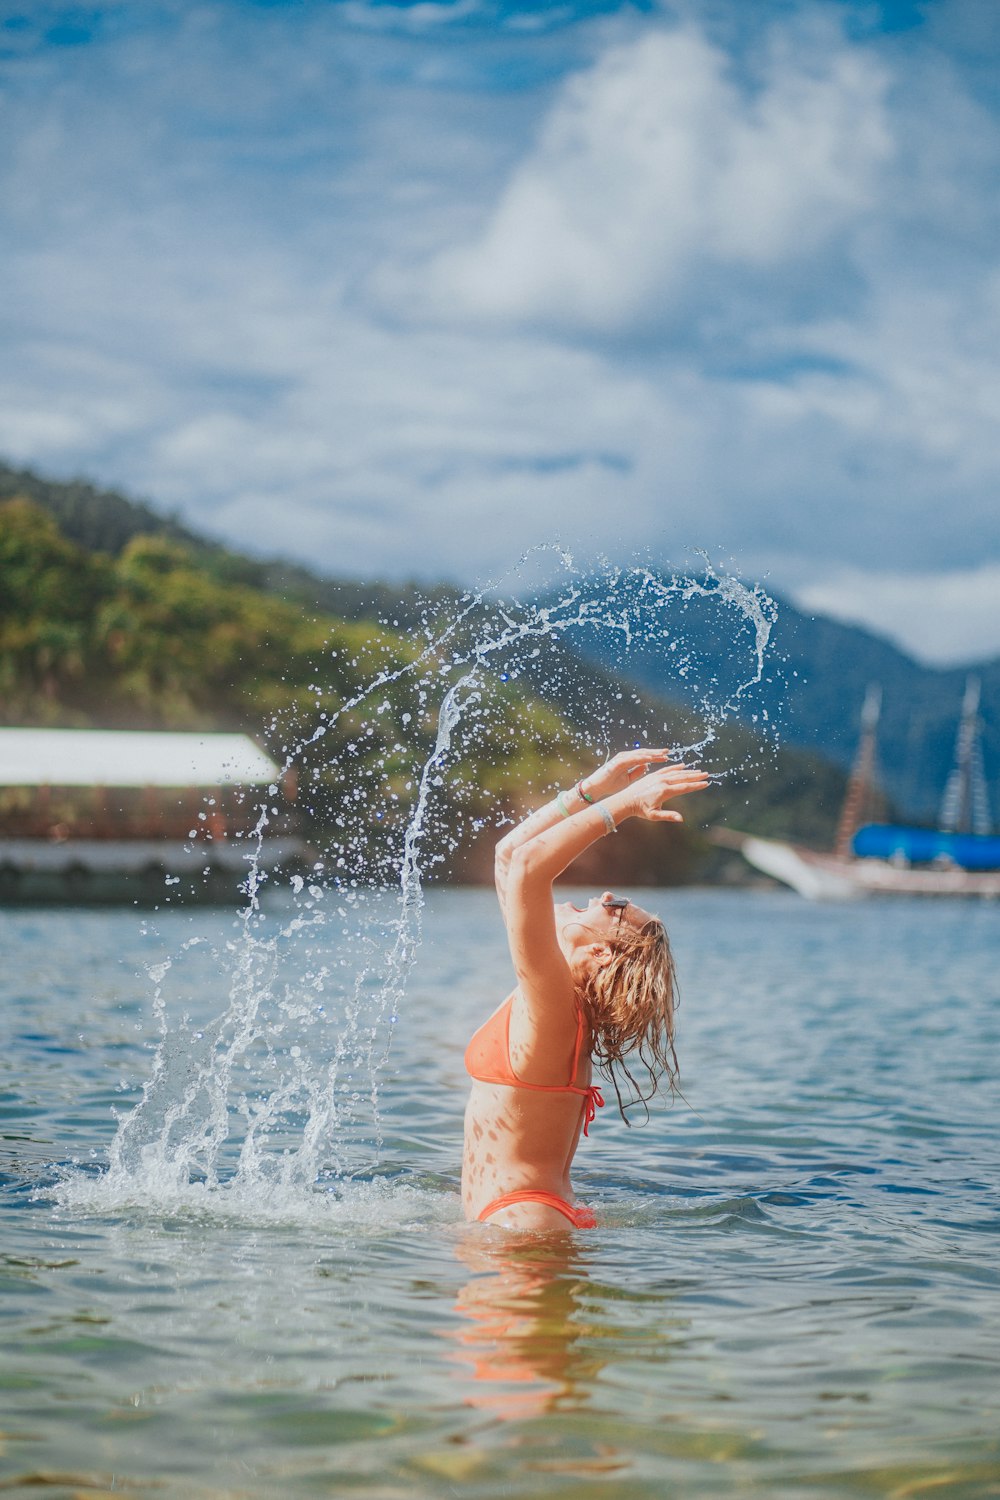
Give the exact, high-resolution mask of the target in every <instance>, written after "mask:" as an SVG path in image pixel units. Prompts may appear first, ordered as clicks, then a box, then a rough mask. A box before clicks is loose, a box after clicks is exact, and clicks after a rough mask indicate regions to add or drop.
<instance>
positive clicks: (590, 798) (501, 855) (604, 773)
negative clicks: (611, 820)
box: [493, 748, 671, 922]
mask: <svg viewBox="0 0 1000 1500" xmlns="http://www.w3.org/2000/svg"><path fill="white" fill-rule="evenodd" d="M670 757H671V752H670V751H669V750H665V749H662V748H661V749H643V750H623V751H622V752H621V753H620V754H619V755H615V756H612V758H611V760H609V761H605V763H604V764H603V765H601V766H598V767H597V769H596V771H591V772H590V774H589V775H588V776H585V777H583V778H582V779H581V780H580V781H578V782H577V783H576V785H575V786H574V787H573V788H572V789H571V790H569V791H565V792H560V793H559V796H558V797H554V798H553V799H552V801H551V802H546V804H545V806H544V807H539V808H536V810H535V811H534V812H533V813H530V814H529V815H528V817H526V818H525V819H524V821H523V822H522V823H518V825H517V827H516V828H512V829H511V831H510V833H507V834H505V835H504V837H503V838H502V839H501V840H500V841H499V843H498V844H497V846H496V855H495V859H494V867H493V868H494V877H495V880H496V888H497V899H498V900H499V902H500V910H501V911H502V912H503V918H504V921H505V922H506V920H507V885H508V881H509V879H510V866H511V860H512V858H513V856H514V852H515V850H517V849H520V848H522V847H523V845H525V844H527V843H529V842H530V841H531V840H532V839H536V838H538V836H539V835H540V834H543V833H546V832H547V831H548V830H549V829H550V828H554V827H558V825H559V824H560V823H562V822H564V821H565V820H566V819H567V817H571V816H573V815H574V814H578V813H582V812H585V811H586V809H587V808H588V807H593V806H595V805H596V804H597V803H598V802H601V801H603V800H604V799H605V798H607V797H610V796H612V795H613V794H614V793H615V792H620V791H623V790H624V789H625V788H626V787H628V786H630V785H631V784H632V783H633V782H634V781H635V780H636V779H637V778H638V777H640V776H643V775H644V774H645V773H646V772H647V771H649V770H651V769H652V768H653V767H654V766H660V765H662V764H663V762H664V761H668V760H669V759H670ZM592 826H593V825H592ZM601 832H604V833H606V832H608V829H607V827H606V826H605V825H604V823H603V822H602V824H601V825H600V828H599V830H598V831H597V832H595V833H594V836H593V838H592V839H588V840H587V843H593V842H594V839H597V838H599V837H600V836H601ZM586 847H587V844H581V846H580V849H578V850H577V851H576V854H579V853H580V852H581V851H582V850H583V849H585V848H586ZM576 854H573V855H571V856H570V860H567V862H566V863H567V864H569V863H570V862H571V860H573V859H575V858H576ZM562 868H563V869H565V865H564V866H563V867H562Z"/></svg>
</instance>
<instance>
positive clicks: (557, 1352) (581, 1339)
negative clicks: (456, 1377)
mask: <svg viewBox="0 0 1000 1500" xmlns="http://www.w3.org/2000/svg"><path fill="white" fill-rule="evenodd" d="M456 1253H457V1255H458V1257H459V1259H460V1260H461V1261H463V1262H464V1264H465V1265H466V1266H468V1268H469V1270H470V1271H472V1272H473V1277H472V1280H470V1281H468V1282H467V1283H466V1284H465V1286H464V1287H463V1288H462V1290H461V1291H460V1293H459V1295H458V1299H457V1301H456V1303H455V1310H456V1312H458V1313H460V1314H461V1315H462V1318H463V1320H464V1321H463V1322H462V1323H461V1324H460V1325H459V1326H458V1327H457V1328H452V1329H449V1330H448V1336H449V1337H451V1338H454V1339H455V1341H456V1343H457V1345H458V1349H457V1351H456V1354H455V1359H456V1361H457V1362H459V1363H460V1364H461V1365H462V1366H463V1369H464V1370H466V1371H468V1370H471V1372H472V1378H473V1381H474V1384H473V1385H472V1386H471V1388H470V1389H469V1390H468V1391H467V1392H466V1395H465V1397H464V1400H465V1404H466V1405H467V1406H476V1407H481V1408H483V1409H484V1410H488V1411H491V1412H493V1413H494V1415H496V1416H498V1417H501V1418H504V1419H511V1418H520V1417H530V1416H540V1415H542V1414H544V1413H545V1412H548V1411H552V1410H553V1409H554V1408H556V1407H558V1408H559V1409H560V1410H566V1409H567V1408H568V1409H576V1408H579V1407H580V1406H582V1405H583V1404H584V1403H585V1402H586V1401H587V1399H588V1397H589V1394H590V1389H591V1387H592V1385H593V1382H594V1379H595V1377H596V1376H597V1374H598V1373H599V1371H600V1370H601V1368H602V1365H603V1360H601V1359H599V1358H596V1357H595V1354H594V1341H593V1340H591V1339H589V1338H588V1337H587V1334H588V1332H589V1328H588V1325H587V1323H586V1321H585V1308H584V1303H585V1298H586V1296H587V1294H588V1290H589V1278H588V1276H587V1269H586V1264H587V1255H586V1252H585V1250H584V1249H583V1248H582V1247H581V1245H580V1243H579V1240H578V1238H577V1237H576V1236H574V1235H570V1234H551V1235H544V1236H542V1235H531V1236H528V1235H517V1234H503V1236H502V1238H501V1237H499V1236H497V1235H495V1234H490V1235H489V1236H486V1235H484V1234H482V1233H481V1232H480V1231H475V1230H474V1231H472V1232H471V1233H469V1234H468V1235H467V1236H465V1237H464V1238H463V1239H462V1240H461V1241H460V1243H459V1245H458V1247H457V1250H456Z"/></svg>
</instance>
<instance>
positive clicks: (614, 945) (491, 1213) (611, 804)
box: [462, 749, 708, 1230]
mask: <svg viewBox="0 0 1000 1500" xmlns="http://www.w3.org/2000/svg"><path fill="white" fill-rule="evenodd" d="M669 754H670V752H669V751H667V750H648V749H646V750H634V751H632V750H629V751H625V752H623V753H622V754H621V755H616V756H615V757H614V759H613V760H610V761H609V762H608V763H607V764H606V765H604V766H601V767H599V769H598V770H596V771H595V772H593V773H592V774H591V775H590V776H588V777H587V778H586V779H585V780H583V781H579V782H577V784H576V786H575V787H574V788H573V790H572V791H569V792H560V793H559V795H558V797H557V798H556V799H555V801H554V802H550V803H548V804H547V805H546V806H545V807H542V808H539V810H538V811H537V812H535V813H532V815H531V816H530V817H529V818H527V819H526V820H525V822H523V823H521V824H519V825H518V827H517V828H515V829H514V830H513V832H511V833H509V834H507V835H506V837H505V838H503V839H501V840H500V842H499V844H498V845H497V851H496V882H497V894H498V896H499V898H500V908H501V910H502V912H503V917H504V922H505V924H506V927H507V935H508V941H509V943H510V950H511V955H512V957H513V959H514V968H515V970H516V973H517V987H516V988H515V990H514V992H513V994H512V995H511V996H510V997H509V998H508V999H507V1000H505V1001H504V1003H503V1005H501V1006H500V1009H499V1010H497V1011H495V1012H494V1014H493V1015H492V1016H491V1017H490V1019H489V1020H488V1021H487V1022H486V1024H485V1025H484V1026H481V1027H480V1029H479V1030H478V1031H477V1032H476V1034H475V1036H474V1037H473V1038H472V1040H471V1042H470V1043H469V1045H468V1048H467V1049H466V1054H465V1064H466V1068H467V1069H468V1071H469V1073H470V1075H471V1076H472V1078H473V1080H474V1082H473V1085H472V1093H471V1095H470V1097H469V1103H468V1107H467V1109H466V1112H465V1154H464V1158H463V1163H462V1201H463V1205H464V1208H465V1215H466V1218H467V1219H479V1220H484V1221H485V1220H489V1222H490V1223H491V1224H495V1225H500V1226H502V1227H503V1228H506V1229H534V1230H545V1229H565V1228H566V1224H567V1221H569V1223H570V1224H573V1225H575V1226H576V1227H577V1228H579V1229H590V1228H593V1227H594V1226H595V1224H596V1220H595V1219H594V1216H593V1213H592V1212H591V1210H590V1209H588V1208H585V1207H582V1206H580V1205H576V1204H574V1202H573V1189H572V1186H571V1184H570V1176H569V1173H570V1167H571V1165H572V1162H573V1157H574V1155H575V1153H576V1148H577V1144H578V1142H579V1139H580V1132H581V1130H582V1131H583V1133H584V1134H585V1135H586V1134H587V1133H588V1130H589V1126H590V1123H591V1121H592V1120H593V1119H594V1116H595V1113H596V1111H597V1109H599V1108H601V1107H602V1106H603V1104H604V1100H603V1098H602V1097H601V1091H600V1089H599V1088H598V1087H597V1086H596V1085H595V1084H594V1083H593V1082H592V1070H591V1058H592V1057H593V1058H596V1059H597V1062H598V1064H599V1065H600V1066H601V1068H602V1070H603V1071H604V1073H605V1074H606V1075H607V1076H608V1077H609V1078H610V1079H611V1081H612V1082H613V1083H614V1085H615V1092H616V1093H617V1095H618V1103H619V1108H621V1109H622V1115H623V1118H624V1108H623V1107H622V1099H621V1092H620V1090H619V1087H618V1080H617V1078H616V1076H615V1068H616V1067H619V1068H621V1070H622V1071H623V1072H624V1074H625V1077H626V1078H627V1079H628V1081H629V1083H630V1084H633V1083H634V1080H633V1079H632V1075H631V1073H630V1072H629V1070H628V1066H627V1064H626V1063H625V1060H624V1059H625V1057H626V1056H627V1055H628V1054H630V1053H636V1054H637V1056H638V1059H639V1061H640V1063H641V1064H642V1065H643V1066H644V1067H645V1068H646V1069H647V1070H648V1073H649V1077H650V1080H651V1083H652V1089H651V1090H650V1092H649V1093H648V1094H643V1093H642V1092H641V1090H640V1098H643V1099H645V1098H650V1097H651V1096H652V1093H653V1092H654V1091H655V1089H656V1086H657V1082H658V1080H659V1078H660V1076H661V1075H662V1074H663V1073H666V1075H667V1078H668V1082H669V1083H670V1084H671V1085H672V1084H673V1081H674V1076H675V1074H674V1065H675V1058H674V1053H673V1042H672V1037H673V999H674V975H673V962H672V959H671V955H670V946H669V944H668V942H667V935H666V932H665V931H664V928H663V924H662V922H660V921H659V919H658V918H656V917H654V916H652V915H651V914H650V913H649V912H647V911H643V909H642V908H641V907H639V906H635V905H634V904H633V903H632V902H631V901H627V900H625V899H623V898H616V897H615V896H613V895H612V894H611V892H610V891H605V892H604V894H603V895H602V896H594V897H593V898H592V899H591V901H590V902H589V904H588V905H587V906H586V907H582V908H581V907H576V906H572V905H570V903H569V902H563V903H560V904H556V903H555V902H554V900H553V895H552V883H553V881H554V880H555V879H556V877H557V876H559V875H561V874H562V872H563V871H564V870H565V869H566V867H567V866H568V865H570V864H572V862H573V860H574V859H576V857H577V855H579V854H581V853H582V852H583V850H584V849H586V848H588V847H589V846H590V845H591V844H593V843H595V842H596V841H597V840H598V839H602V838H605V837H606V836H607V835H609V834H611V833H614V832H615V831H616V830H617V828H618V825H619V824H620V823H623V822H624V821H625V820H626V819H627V818H645V819H647V820H648V821H649V822H651V823H659V822H663V823H679V822H681V821H682V819H681V815H680V813H677V812H672V811H670V812H668V811H664V810H663V803H664V802H666V801H668V800H670V799H671V798H674V797H679V796H682V795H684V794H685V793H687V792H695V791H699V790H701V789H702V788H703V787H705V786H707V785H708V777H707V776H706V775H705V773H704V772H703V771H700V770H697V769H694V768H692V767H689V766H666V765H664V764H663V762H664V761H666V760H667V759H668V758H669Z"/></svg>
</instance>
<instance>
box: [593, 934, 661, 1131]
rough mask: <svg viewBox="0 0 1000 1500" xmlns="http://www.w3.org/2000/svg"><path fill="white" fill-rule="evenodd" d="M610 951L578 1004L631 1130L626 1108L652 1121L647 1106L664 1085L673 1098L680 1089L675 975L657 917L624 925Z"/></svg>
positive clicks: (598, 1060) (599, 1063)
mask: <svg viewBox="0 0 1000 1500" xmlns="http://www.w3.org/2000/svg"><path fill="white" fill-rule="evenodd" d="M611 950H612V952H611V960H610V962H609V963H607V964H604V965H602V966H601V967H600V968H595V969H594V970H593V971H592V972H591V973H590V974H588V976H587V978H586V980H585V981H584V983H583V986H582V988H581V992H580V999H581V1003H582V1006H583V1012H584V1015H585V1016H586V1018H587V1021H588V1022H589V1025H590V1032H591V1043H590V1050H591V1056H592V1057H593V1059H594V1061H595V1062H596V1064H597V1066H598V1068H599V1069H600V1070H601V1072H602V1073H603V1074H604V1075H605V1077H606V1078H608V1079H609V1080H610V1082H611V1083H612V1084H613V1085H614V1090H615V1093H616V1095H617V1096H618V1110H619V1113H620V1114H621V1117H622V1119H623V1120H624V1121H625V1123H626V1125H630V1124H631V1123H632V1122H631V1121H630V1120H629V1118H628V1115H627V1113H626V1111H627V1110H628V1109H630V1108H632V1107H633V1106H634V1105H636V1104H641V1105H642V1106H643V1108H645V1109H646V1118H647V1119H648V1118H649V1109H648V1108H647V1107H646V1106H647V1103H648V1101H649V1100H650V1099H652V1097H653V1095H654V1094H655V1093H656V1092H657V1090H658V1089H660V1088H662V1087H664V1086H665V1087H666V1089H667V1092H668V1093H670V1094H673V1093H674V1092H675V1091H676V1088H677V1083H678V1079H679V1076H680V1074H679V1068H678V1064H677V1053H676V1052H675V1051H674V1012H675V1010H676V1008H677V1000H678V993H677V976H676V971H675V968H674V956H673V953H672V952H671V950H670V939H669V938H668V937H667V930H666V928H665V927H664V925H663V923H662V922H661V921H660V920H659V918H654V919H653V920H652V921H650V922H646V923H644V924H643V926H642V927H640V928H635V927H629V926H627V925H625V924H622V926H621V930H620V931H619V932H617V933H616V934H615V936H614V939H613V940H612V943H611ZM626 1058H628V1059H629V1060H628V1062H626ZM636 1063H638V1064H639V1067H640V1068H641V1069H642V1070H643V1071H644V1072H645V1074H646V1078H644V1079H643V1082H642V1084H640V1083H639V1082H638V1081H637V1080H636V1078H635V1076H634V1074H633V1072H632V1069H633V1068H634V1067H635V1066H636ZM619 1073H621V1074H622V1075H624V1078H623V1081H625V1080H627V1085H628V1087H627V1092H629V1094H630V1095H631V1097H629V1098H628V1099H623V1098H622V1088H621V1085H620V1083H619V1077H618V1075H619ZM647 1079H648V1085H647V1086H646V1087H644V1086H643V1085H646V1084H647Z"/></svg>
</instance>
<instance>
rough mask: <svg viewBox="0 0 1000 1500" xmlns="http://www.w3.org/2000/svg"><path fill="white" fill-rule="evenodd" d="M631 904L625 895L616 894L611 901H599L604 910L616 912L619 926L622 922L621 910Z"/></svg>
mask: <svg viewBox="0 0 1000 1500" xmlns="http://www.w3.org/2000/svg"><path fill="white" fill-rule="evenodd" d="M631 904H632V903H631V902H630V901H629V899H628V897H627V896H618V897H615V898H614V899H613V900H611V901H602V902H601V905H602V906H603V907H604V910H605V911H615V912H617V913H618V925H619V927H620V926H621V923H622V912H623V911H624V910H625V908H626V906H630V905H631Z"/></svg>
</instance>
